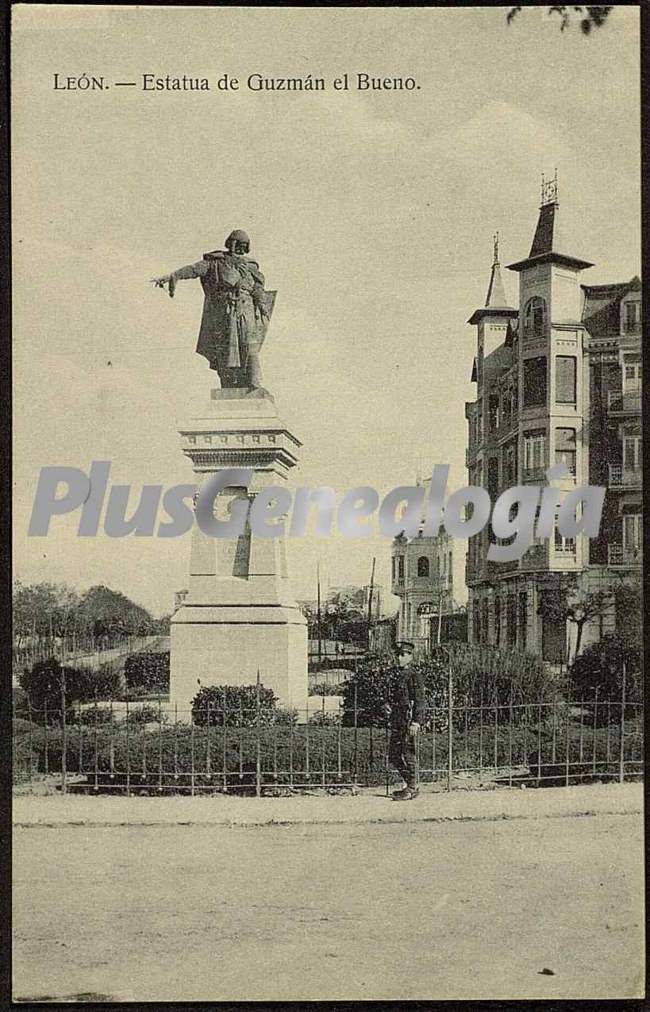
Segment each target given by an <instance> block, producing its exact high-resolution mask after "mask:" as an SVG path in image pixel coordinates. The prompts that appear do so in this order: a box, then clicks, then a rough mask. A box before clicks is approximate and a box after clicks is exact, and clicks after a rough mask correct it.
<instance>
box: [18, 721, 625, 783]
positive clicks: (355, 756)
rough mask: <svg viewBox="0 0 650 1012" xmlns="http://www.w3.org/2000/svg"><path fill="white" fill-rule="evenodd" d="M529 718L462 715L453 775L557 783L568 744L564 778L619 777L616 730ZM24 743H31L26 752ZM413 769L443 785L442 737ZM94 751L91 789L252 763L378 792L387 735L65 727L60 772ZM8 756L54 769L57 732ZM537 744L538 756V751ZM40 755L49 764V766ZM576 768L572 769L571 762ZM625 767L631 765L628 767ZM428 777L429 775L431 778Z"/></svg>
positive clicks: (78, 766)
mask: <svg viewBox="0 0 650 1012" xmlns="http://www.w3.org/2000/svg"><path fill="white" fill-rule="evenodd" d="M529 716H530V720H529V721H527V722H524V723H521V724H519V725H517V726H515V725H512V724H509V722H508V715H507V709H506V712H505V713H503V712H499V716H498V719H497V720H495V721H494V722H493V723H491V722H490V720H489V719H488V715H487V714H486V719H485V721H484V723H483V725H482V726H481V727H472V726H471V725H469V724H467V723H465V721H464V719H462V716H461V715H460V714H459V715H458V719H456V720H455V721H454V726H453V729H452V749H453V760H454V762H453V765H454V769H455V770H459V769H474V770H483V771H485V772H487V771H488V770H492V769H494V768H495V767H496V768H499V769H500V770H503V769H504V768H508V767H510V768H513V767H514V768H516V767H518V766H523V767H526V766H528V767H530V770H531V773H532V775H533V776H536V774H537V769H538V764H539V767H540V768H541V774H542V776H546V775H552V776H564V775H565V772H564V770H563V769H562V768H561V767H562V766H563V764H564V763H565V758H566V743H567V740H568V742H569V761H570V763H571V764H572V768H571V769H570V776H571V777H574V776H576V775H577V774H578V773H580V772H583V773H584V774H585V775H586V776H591V775H592V773H593V770H594V767H593V760H594V757H595V760H596V766H595V773H596V775H597V776H601V775H603V774H606V775H608V776H612V775H618V772H617V771H618V750H619V743H620V739H619V731H618V728H617V727H616V726H615V725H614V726H612V727H608V728H598V729H596V730H594V729H593V728H591V727H590V726H589V724H588V723H584V724H583V725H582V726H580V724H579V723H577V722H576V721H575V720H574V719H572V718H570V722H569V728H568V734H567V727H566V720H567V718H568V717H570V715H569V714H568V711H567V708H566V707H564V708H563V707H561V706H558V713H557V717H558V720H556V721H555V724H554V726H551V724H550V723H549V722H545V723H544V725H543V726H542V727H541V728H540V727H538V726H537V724H536V708H534V707H531V708H530V715H529ZM29 737H31V749H30V742H29ZM419 741H420V771H421V775H422V779H423V780H431V779H432V778H433V779H439V778H441V777H442V778H444V777H446V774H447V756H448V745H449V742H448V736H447V734H446V733H444V734H438V733H435V734H434V733H432V732H431V731H424V732H422V733H421V735H420V739H419ZM95 742H96V743H97V771H98V782H99V783H102V784H105V785H110V784H113V786H116V785H118V784H121V785H122V786H124V784H125V777H126V773H127V771H128V772H129V776H130V782H131V784H132V786H134V788H135V789H138V786H139V787H140V788H141V789H143V790H151V789H153V790H158V789H159V787H165V788H171V789H176V790H178V789H179V788H181V787H183V786H184V787H185V788H187V787H188V786H189V783H190V774H191V771H192V763H194V783H195V786H199V787H200V786H206V787H211V788H213V789H219V788H223V787H224V786H227V787H231V788H232V787H245V788H250V787H251V786H252V785H254V782H255V769H256V763H257V757H258V749H259V759H260V765H261V772H262V779H263V783H264V784H282V783H287V782H288V781H289V780H290V779H292V780H293V783H294V784H296V785H300V784H307V785H308V784H314V785H317V784H318V783H322V782H323V781H325V782H327V783H336V782H349V781H350V780H351V779H354V780H356V781H357V782H359V783H364V782H365V783H367V784H380V783H384V782H385V781H386V764H385V756H386V749H387V745H388V732H387V729H386V728H381V729H378V728H373V727H359V728H356V729H355V728H350V727H342V726H338V727H333V726H326V725H321V726H318V725H312V724H307V725H302V726H300V727H289V728H287V727H286V726H284V727H281V726H278V727H270V726H262V727H261V729H260V731H259V735H258V732H257V731H256V729H255V728H250V727H242V728H234V727H231V726H228V725H227V726H226V727H223V726H221V727H210V728H208V727H195V728H193V729H192V728H189V727H187V726H186V725H178V726H173V725H171V726H167V727H165V726H158V727H153V728H151V727H146V726H144V725H143V726H141V727H140V728H135V727H133V726H130V727H129V725H128V724H126V723H124V722H121V723H119V724H115V723H114V724H112V725H111V724H102V725H98V727H97V728H96V729H93V728H91V727H83V726H70V727H68V729H67V769H68V772H69V773H75V772H83V773H86V774H87V775H88V776H90V777H91V778H92V777H93V775H94V770H95ZM14 745H15V755H16V756H18V757H19V758H22V760H23V761H24V764H25V765H26V768H28V762H29V759H30V756H31V757H32V763H33V765H32V768H33V770H34V771H38V772H45V770H46V768H47V769H49V771H50V772H55V771H59V770H60V769H61V753H62V729H61V728H60V727H54V728H52V727H47V728H45V727H38V728H36V729H35V731H34V732H33V733H32V735H31V736H27V735H23V736H20V737H18V738H16V739H15V742H14ZM540 745H541V752H540V751H539V746H540ZM46 754H47V761H46ZM625 757H626V762H628V763H629V762H630V761H631V760H634V761H635V762H637V763H638V764H639V766H640V763H641V762H642V758H643V740H642V725H641V723H640V722H633V721H628V722H627V723H626V730H625ZM578 763H580V764H581V765H579V766H575V765H573V764H578ZM628 769H630V767H628ZM432 770H433V771H434V772H433V773H432Z"/></svg>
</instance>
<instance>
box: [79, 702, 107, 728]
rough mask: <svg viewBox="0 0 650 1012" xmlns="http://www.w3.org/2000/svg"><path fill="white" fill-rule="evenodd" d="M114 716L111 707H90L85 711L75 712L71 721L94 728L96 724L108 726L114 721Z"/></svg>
mask: <svg viewBox="0 0 650 1012" xmlns="http://www.w3.org/2000/svg"><path fill="white" fill-rule="evenodd" d="M113 718H114V714H113V711H112V710H111V708H110V706H89V707H87V708H86V709H84V710H81V709H79V710H75V711H74V713H73V714H72V716H71V721H72V722H73V723H75V724H84V725H89V726H90V727H94V726H95V724H107V723H109V722H110V721H111V720H113Z"/></svg>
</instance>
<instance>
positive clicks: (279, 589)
mask: <svg viewBox="0 0 650 1012" xmlns="http://www.w3.org/2000/svg"><path fill="white" fill-rule="evenodd" d="M179 431H180V435H181V439H182V448H183V452H184V453H185V454H186V455H187V456H188V457H189V458H190V460H191V461H192V465H193V468H194V473H195V475H196V478H197V484H199V485H201V484H203V483H204V482H205V481H207V480H209V479H210V478H211V477H212V476H213V475H214V474H215V473H216V472H217V471H220V470H223V469H224V468H233V467H239V468H242V467H244V468H251V469H252V470H253V480H252V482H251V485H250V486H249V488H248V490H246V489H243V488H227V489H225V490H224V491H223V492H222V493H220V494H219V496H218V497H217V501H216V516H217V517H219V518H222V519H226V518H227V515H228V509H229V507H230V505H231V503H232V501H233V499H235V498H249V499H250V498H251V497H252V496H254V495H255V494H256V492H258V491H259V490H260V489H262V488H264V487H265V486H268V485H284V484H285V482H286V480H287V475H288V473H289V471H290V470H291V468H292V467H294V466H295V465H296V464H297V462H298V457H297V453H298V450H299V448H300V446H301V443H300V442H299V440H298V439H296V437H295V436H294V435H293V434H292V433H291V432H289V430H288V429H287V427H286V426H285V425H284V423H283V422H282V420H281V419H280V417H279V415H278V412H277V408H276V406H275V402H274V400H273V398H272V397H271V395H270V394H268V393H266V392H265V391H245V390H213V391H212V398H211V402H210V405H209V407H208V408H206V410H205V411H204V412H203V413H201V414H199V415H197V416H196V417H194V418H190V419H188V420H187V422H184V423H183V424H182V425H181V426H180V430H179ZM170 664H171V681H170V698H171V702H172V703H175V704H177V706H178V710H179V719H180V714H181V711H188V710H189V709H190V707H191V702H192V699H193V698H194V696H195V695H196V693H197V692H198V690H199V687H200V685H254V684H255V681H256V679H257V672H258V671H259V673H260V681H261V682H262V684H263V685H264V686H265V687H266V688H269V689H272V690H273V692H274V693H275V695H276V696H277V697H278V700H279V704H278V705H280V706H286V707H295V708H298V709H302V708H305V707H306V701H307V694H308V688H307V624H306V620H305V618H304V616H303V615H302V613H301V612H300V609H299V608H298V605H297V604H296V601H295V599H294V598H293V595H292V593H291V590H290V587H289V581H288V576H287V561H286V546H285V543H284V539H283V538H273V539H267V538H258V537H256V536H255V535H252V534H251V532H250V529H248V527H247V529H246V531H245V533H244V534H243V535H241V536H240V537H237V538H234V539H224V538H211V537H209V536H208V535H206V534H204V533H203V532H202V531H201V529H200V528H199V526H198V524H196V523H195V525H194V528H193V531H192V545H191V554H190V576H189V589H188V594H187V596H186V598H185V600H184V602H183V604H182V605H181V607H180V608H179V609H178V610H177V611H176V612H175V614H174V615H173V617H172V620H171V659H170ZM199 683H200V685H199ZM184 716H185V714H184Z"/></svg>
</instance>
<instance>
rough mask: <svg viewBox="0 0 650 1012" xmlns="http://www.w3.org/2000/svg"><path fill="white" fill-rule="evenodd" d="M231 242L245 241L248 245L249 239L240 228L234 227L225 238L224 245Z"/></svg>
mask: <svg viewBox="0 0 650 1012" xmlns="http://www.w3.org/2000/svg"><path fill="white" fill-rule="evenodd" d="M231 242H246V243H248V245H249V246H250V244H251V241H250V239H249V238H248V236H247V235H246V233H245V232H244V231H243V229H241V228H236V229H235V230H234V231H233V232H231V233H230V235H229V236H228V238H227V239H226V246H227V245H228V244H229V243H231Z"/></svg>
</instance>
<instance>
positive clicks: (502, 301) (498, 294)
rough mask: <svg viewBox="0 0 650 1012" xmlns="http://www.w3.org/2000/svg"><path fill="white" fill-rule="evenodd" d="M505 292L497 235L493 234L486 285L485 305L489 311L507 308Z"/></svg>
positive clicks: (496, 233)
mask: <svg viewBox="0 0 650 1012" xmlns="http://www.w3.org/2000/svg"><path fill="white" fill-rule="evenodd" d="M507 304H508V303H507V302H506V290H505V288H504V287H503V279H502V277H501V264H500V263H499V233H498V232H495V233H494V259H493V260H492V272H491V274H490V284H489V285H488V290H487V295H486V297H485V305H486V307H488V308H490V309H501V308H503V307H505V306H507Z"/></svg>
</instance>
